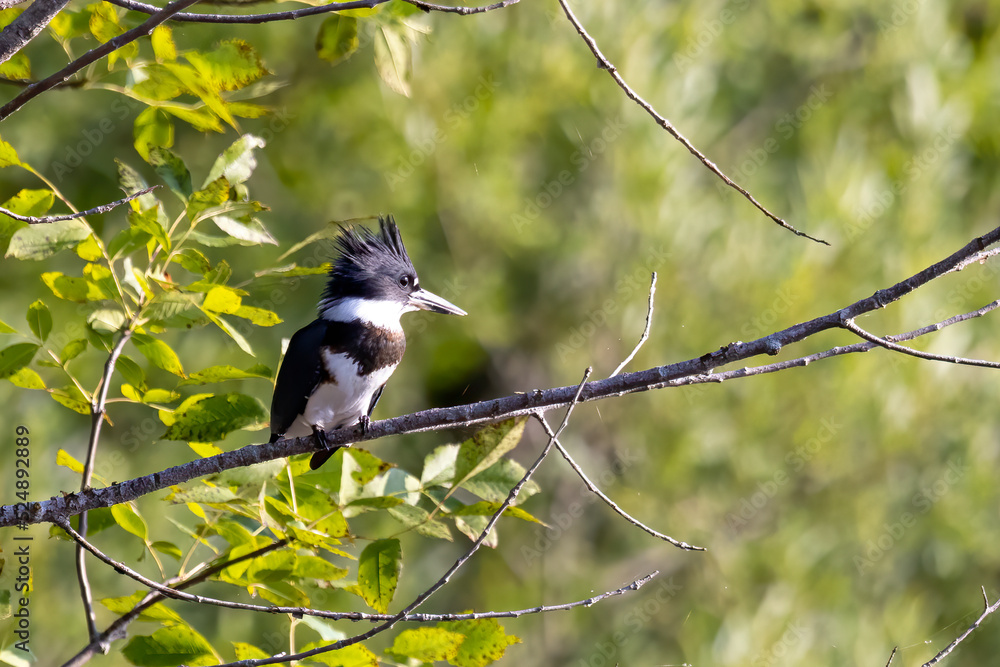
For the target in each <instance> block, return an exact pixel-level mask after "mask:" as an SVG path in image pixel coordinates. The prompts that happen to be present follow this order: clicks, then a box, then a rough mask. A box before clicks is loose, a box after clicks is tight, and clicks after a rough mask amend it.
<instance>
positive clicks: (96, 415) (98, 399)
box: [76, 328, 132, 642]
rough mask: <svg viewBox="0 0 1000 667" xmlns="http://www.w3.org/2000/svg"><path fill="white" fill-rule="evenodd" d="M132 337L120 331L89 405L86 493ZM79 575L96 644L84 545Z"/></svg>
mask: <svg viewBox="0 0 1000 667" xmlns="http://www.w3.org/2000/svg"><path fill="white" fill-rule="evenodd" d="M131 337H132V330H131V329H129V328H127V329H125V330H124V331H122V332H121V335H120V336H119V338H118V342H117V343H115V346H114V347H113V348H111V353H110V354H109V355H108V360H107V362H105V364H104V373H103V374H102V375H101V379H100V380H99V382H98V387H97V392H96V394H95V395H94V399H93V402H92V403H91V405H90V415H91V422H90V442H89V443H87V458H86V461H85V463H84V466H83V475H82V476H81V479H80V490H81V491H86V490H87V489H89V488H90V480H91V477H92V476H93V474H94V462H95V460H96V458H97V443H98V441H99V440H100V439H101V425H102V424H103V423H104V408H105V405H106V403H107V400H108V387H109V386H111V375H112V374H113V373H114V372H115V364H116V363H118V356H119V355H120V354H121V352H122V348H123V347H125V343H127V342H128V340H129V338H131ZM80 532H81V533H82V534H83V535H86V534H87V513H86V512H81V513H80ZM76 576H77V580H78V581H79V582H80V597H81V598H82V599H83V612H84V616H85V617H86V619H87V631H88V633H89V636H90V641H92V642H93V641H95V640H96V639H97V637H98V635H99V632H98V630H97V616H96V615H95V614H94V601H93V595H92V593H91V590H90V580H89V579H88V577H87V561H86V554H85V553H84V549H83V546H82V545H80V544H77V548H76Z"/></svg>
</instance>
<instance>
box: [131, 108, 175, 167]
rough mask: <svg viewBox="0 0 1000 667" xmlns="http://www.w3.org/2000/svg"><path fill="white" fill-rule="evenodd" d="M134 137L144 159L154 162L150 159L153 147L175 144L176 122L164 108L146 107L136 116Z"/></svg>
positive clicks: (133, 127) (135, 144) (133, 129)
mask: <svg viewBox="0 0 1000 667" xmlns="http://www.w3.org/2000/svg"><path fill="white" fill-rule="evenodd" d="M132 139H133V145H134V146H135V150H136V151H137V152H138V153H139V155H141V156H142V159H143V160H145V161H146V162H149V163H150V164H152V162H151V161H150V159H149V152H150V150H151V149H152V148H155V147H159V146H162V147H165V148H169V147H170V146H173V145H174V123H173V121H172V120H171V119H170V116H168V115H167V114H166V112H164V111H163V110H162V109H159V108H157V107H146V109H145V110H144V111H143V112H142V113H140V114H139V115H138V116H136V118H135V123H134V125H133V126H132ZM153 166H156V165H153Z"/></svg>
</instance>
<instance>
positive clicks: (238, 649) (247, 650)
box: [230, 642, 271, 660]
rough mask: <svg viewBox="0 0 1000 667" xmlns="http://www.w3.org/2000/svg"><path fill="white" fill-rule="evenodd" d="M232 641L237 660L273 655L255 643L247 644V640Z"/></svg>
mask: <svg viewBox="0 0 1000 667" xmlns="http://www.w3.org/2000/svg"><path fill="white" fill-rule="evenodd" d="M230 643H231V644H232V645H233V652H234V653H235V654H236V659H237V660H260V659H261V658H270V657H271V654H270V653H265V652H264V651H262V650H261V649H259V648H257V647H256V646H254V645H253V644H247V643H246V642H230Z"/></svg>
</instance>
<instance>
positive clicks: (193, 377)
mask: <svg viewBox="0 0 1000 667" xmlns="http://www.w3.org/2000/svg"><path fill="white" fill-rule="evenodd" d="M272 375H273V373H272V372H271V369H270V368H267V367H266V366H251V367H250V368H248V369H247V370H245V371H244V370H240V369H239V368H236V367H235V366H228V365H222V366H209V367H208V368H204V369H202V370H200V371H195V372H194V373H191V374H190V375H188V377H187V379H186V380H183V381H182V382H181V383H180V384H181V385H185V384H208V383H210V382H224V381H226V380H248V379H251V378H263V379H265V380H270V379H271V376H272Z"/></svg>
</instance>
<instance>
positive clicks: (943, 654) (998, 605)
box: [923, 586, 1000, 667]
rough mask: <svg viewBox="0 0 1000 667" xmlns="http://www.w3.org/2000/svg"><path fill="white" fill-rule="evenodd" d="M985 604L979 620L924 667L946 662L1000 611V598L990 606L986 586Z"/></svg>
mask: <svg viewBox="0 0 1000 667" xmlns="http://www.w3.org/2000/svg"><path fill="white" fill-rule="evenodd" d="M983 602H984V605H985V607H986V608H985V609H983V613H982V614H980V615H979V618H977V619H976V620H975V621H973V622H972V625H970V626H969V627H968V628H966V629H965V632H963V633H962V634H960V635H959V636H958V637H955V640H954V641H953V642H952V643H950V644H948V645H947V646H945V647H944V648H943V649H941V652H940V653H938V654H937V655H936V656H934V657H933V658H931V659H930V660H928V661H927V662H925V663H924V664H923V667H932V666H933V665H936V664H938V663H939V662H941V661H942V660H944V659H945V657H947V655H948V654H949V653H951V652H952V651H954V650H955V648H957V647H958V645H959V644H961V643H962V642H963V641H965V638H966V637H968V636H969V635H971V634H972V633H973V631H975V630H976V628H978V627H979V626H980V625H982V623H983V621H985V620H986V617H987V616H989V615H990V614H992V613H993V612H995V611H996V610H997V609H1000V598H997V601H996V602H994V603H993V604H990V601H989V598H987V597H986V587H985V586H984V587H983Z"/></svg>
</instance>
